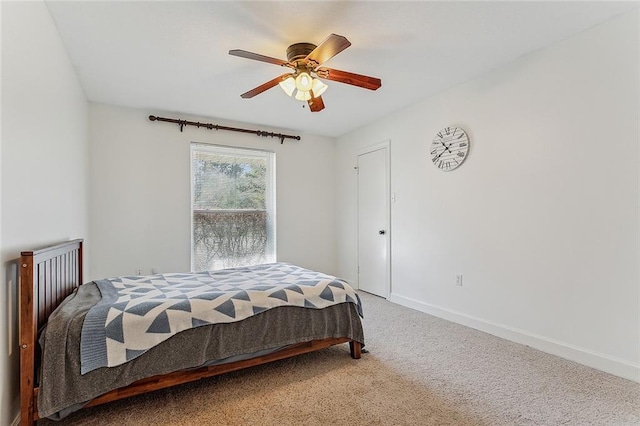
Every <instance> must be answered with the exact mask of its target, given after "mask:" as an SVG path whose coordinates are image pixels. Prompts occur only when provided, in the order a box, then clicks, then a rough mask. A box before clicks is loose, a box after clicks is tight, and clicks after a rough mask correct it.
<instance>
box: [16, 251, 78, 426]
mask: <svg viewBox="0 0 640 426" xmlns="http://www.w3.org/2000/svg"><path fill="white" fill-rule="evenodd" d="M82 241H83V240H81V239H78V240H73V241H68V242H65V243H61V244H57V245H54V246H49V247H46V248H43V249H40V250H33V251H23V252H22V253H21V258H20V298H19V300H20V307H19V308H20V320H19V322H20V405H21V409H20V411H21V414H22V416H21V417H22V421H21V424H32V423H33V421H34V409H33V408H34V398H35V395H36V394H37V387H36V386H35V377H36V367H37V366H36V359H37V357H38V355H39V351H38V350H37V348H38V342H37V339H38V330H40V328H41V327H42V326H43V325H45V324H46V322H47V318H49V315H50V314H51V312H53V311H54V310H55V309H56V308H57V307H58V305H60V303H61V302H62V301H63V300H64V298H65V297H67V296H68V295H69V294H71V293H72V292H73V290H75V289H76V288H77V287H78V286H79V285H80V284H82ZM35 417H36V418H37V414H36V415H35Z"/></svg>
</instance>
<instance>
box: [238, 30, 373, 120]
mask: <svg viewBox="0 0 640 426" xmlns="http://www.w3.org/2000/svg"><path fill="white" fill-rule="evenodd" d="M349 46H351V42H349V40H347V39H346V37H343V36H341V35H337V34H331V35H330V36H329V37H327V38H326V39H324V41H323V42H322V43H320V44H319V45H318V46H316V45H315V44H312V43H295V44H292V45H291V46H289V47H288V48H287V60H286V61H284V60H282V59H277V58H272V57H269V56H264V55H260V54H258V53H252V52H247V51H246V50H239V49H236V50H230V51H229V54H230V55H233V56H239V57H241V58H247V59H253V60H256V61H262V62H268V63H270V64H274V65H280V66H282V67H287V68H291V69H292V70H293V72H289V73H285V74H282V75H280V76H278V77H276V78H274V79H273V80H270V81H267V82H266V83H263V84H261V85H260V86H258V87H256V88H254V89H251V90H249V91H248V92H245V93H243V94H242V95H240V96H241V97H242V98H244V99H249V98H253V97H254V96H256V95H259V94H260V93H262V92H264V91H266V90H269V89H271V88H272V87H275V86H276V85H280V87H281V88H282V90H284V91H285V93H286V94H287V95H289V96H293V97H295V98H296V99H298V100H299V101H305V102H307V103H308V104H309V109H310V110H311V112H318V111H322V110H323V109H324V101H323V100H322V96H321V95H322V93H324V91H325V90H326V89H327V85H326V84H324V83H323V82H322V81H320V79H326V80H332V81H338V82H340V83H346V84H351V85H352V86H358V87H362V88H365V89H369V90H377V89H379V88H380V87H381V86H382V81H381V80H380V79H379V78H375V77H367V76H366V75H360V74H354V73H351V72H347V71H340V70H335V69H332V68H324V67H322V68H321V67H320V65H322V64H323V63H324V62H326V61H328V60H329V59H331V58H333V57H334V56H336V55H337V54H338V53H340V52H342V51H343V50H345V49H346V48H347V47H349Z"/></svg>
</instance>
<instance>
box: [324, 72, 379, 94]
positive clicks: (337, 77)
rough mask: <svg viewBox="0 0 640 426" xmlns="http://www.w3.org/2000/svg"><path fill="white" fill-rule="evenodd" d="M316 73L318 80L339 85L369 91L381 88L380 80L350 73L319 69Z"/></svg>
mask: <svg viewBox="0 0 640 426" xmlns="http://www.w3.org/2000/svg"><path fill="white" fill-rule="evenodd" d="M316 73H317V74H318V77H320V78H326V79H327V80H333V81H339V82H340V83H345V84H351V85H352V86H358V87H363V88H365V89H369V90H378V89H379V88H380V87H382V80H380V79H379V78H375V77H368V76H366V75H361V74H354V73H352V72H347V71H340V70H334V69H332V68H319V69H318V70H317V71H316Z"/></svg>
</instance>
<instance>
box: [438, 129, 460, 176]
mask: <svg viewBox="0 0 640 426" xmlns="http://www.w3.org/2000/svg"><path fill="white" fill-rule="evenodd" d="M468 153H469V137H468V136H467V133H466V132H465V131H464V130H462V129H461V128H460V127H445V128H444V129H442V130H440V131H439V132H438V133H437V134H436V136H435V138H433V142H431V161H433V164H435V165H436V167H437V168H439V169H440V170H443V171H445V172H448V171H450V170H455V169H457V168H458V167H460V165H461V164H462V163H463V162H464V160H465V158H467V154H468Z"/></svg>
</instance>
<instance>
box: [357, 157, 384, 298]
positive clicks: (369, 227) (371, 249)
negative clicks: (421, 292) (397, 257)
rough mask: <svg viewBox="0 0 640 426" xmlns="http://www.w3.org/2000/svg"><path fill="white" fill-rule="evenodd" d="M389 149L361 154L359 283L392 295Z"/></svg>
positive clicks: (372, 291) (359, 174) (369, 289)
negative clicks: (390, 288) (390, 286)
mask: <svg viewBox="0 0 640 426" xmlns="http://www.w3.org/2000/svg"><path fill="white" fill-rule="evenodd" d="M387 153H388V148H387V147H386V146H385V147H382V148H379V149H376V150H372V151H370V152H366V153H362V154H360V155H358V286H359V288H360V289H361V290H363V291H366V292H368V293H373V294H375V295H378V296H381V297H384V298H386V297H388V296H389V270H390V268H389V263H390V258H389V241H390V239H389V204H388V200H389V196H388V194H389V173H388V170H387V167H388V161H387Z"/></svg>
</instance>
